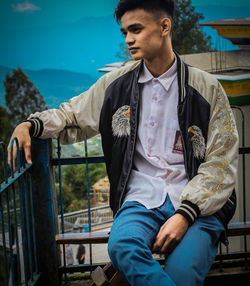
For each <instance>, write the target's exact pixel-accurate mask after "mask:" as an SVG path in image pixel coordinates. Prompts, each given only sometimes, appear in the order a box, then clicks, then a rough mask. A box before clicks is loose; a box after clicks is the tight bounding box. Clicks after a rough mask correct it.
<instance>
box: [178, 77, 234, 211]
mask: <svg viewBox="0 0 250 286" xmlns="http://www.w3.org/2000/svg"><path fill="white" fill-rule="evenodd" d="M203 76H204V75H203ZM205 76H206V75H205ZM210 79H211V81H212V83H211V85H210V88H209V90H208V91H207V94H205V96H206V100H207V101H208V102H209V103H210V106H211V113H210V122H209V130H208V139H207V145H206V154H205V162H204V163H202V164H201V165H200V166H199V169H198V174H197V175H196V176H195V177H194V178H193V179H192V180H191V181H190V182H189V183H188V184H187V186H186V187H185V189H184V191H183V193H182V195H181V197H180V200H181V202H183V201H185V200H188V201H190V202H192V203H193V204H195V205H197V206H198V207H199V210H200V215H201V216H207V215H211V214H214V213H215V212H216V211H218V210H220V209H221V208H222V206H223V205H224V204H225V202H226V201H227V199H228V198H229V197H230V195H231V194H232V192H233V189H234V187H235V181H236V173H237V165H238V147H239V146H238V143H239V139H238V132H237V128H236V124H235V119H234V115H233V113H232V110H231V107H230V105H229V102H228V99H227V96H226V94H225V92H224V90H223V88H222V87H221V85H220V83H219V82H218V81H217V80H215V79H213V78H211V76H210ZM206 81H207V76H206ZM196 82H197V81H196ZM202 82H204V77H203V78H200V79H199V81H198V85H199V86H195V88H197V89H199V88H200V89H202V88H203V84H202ZM190 84H192V85H195V83H194V82H191V83H190Z"/></svg>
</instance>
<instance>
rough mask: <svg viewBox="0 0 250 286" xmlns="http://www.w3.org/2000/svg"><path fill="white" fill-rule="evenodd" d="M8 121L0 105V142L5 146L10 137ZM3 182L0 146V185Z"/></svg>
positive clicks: (6, 114) (2, 161)
mask: <svg viewBox="0 0 250 286" xmlns="http://www.w3.org/2000/svg"><path fill="white" fill-rule="evenodd" d="M10 130H11V128H10V120H9V114H8V112H7V110H6V109H5V108H4V107H3V106H1V105H0V141H1V142H4V143H5V144H6V145H7V142H8V139H9V137H10ZM3 180H4V160H3V149H2V146H0V183H1V182H3Z"/></svg>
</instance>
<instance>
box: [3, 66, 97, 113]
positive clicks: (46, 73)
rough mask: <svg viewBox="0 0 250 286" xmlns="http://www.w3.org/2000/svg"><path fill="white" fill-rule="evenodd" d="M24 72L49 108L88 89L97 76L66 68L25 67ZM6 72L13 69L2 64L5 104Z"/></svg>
mask: <svg viewBox="0 0 250 286" xmlns="http://www.w3.org/2000/svg"><path fill="white" fill-rule="evenodd" d="M24 72H25V73H26V74H27V76H28V77H29V79H30V81H32V82H33V83H34V84H35V86H36V87H37V88H38V89H39V90H40V92H41V94H42V95H43V97H44V99H45V101H46V103H47V105H48V107H49V108H57V107H58V106H59V104H60V103H62V102H65V101H68V100H69V99H70V98H71V97H73V96H76V95H78V94H80V93H81V92H83V91H86V90H87V89H88V88H89V87H90V86H91V85H92V84H93V83H94V82H95V81H96V78H94V77H92V76H90V75H88V74H85V73H77V72H71V71H66V70H55V69H44V70H38V71H34V70H26V69H25V70H24ZM6 73H12V69H10V68H8V67H4V66H0V104H1V105H5V101H4V93H5V90H4V84H3V83H4V80H5V76H6Z"/></svg>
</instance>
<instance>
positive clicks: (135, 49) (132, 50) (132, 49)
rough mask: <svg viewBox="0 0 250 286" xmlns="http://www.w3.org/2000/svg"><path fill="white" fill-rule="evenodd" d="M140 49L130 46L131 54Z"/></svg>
mask: <svg viewBox="0 0 250 286" xmlns="http://www.w3.org/2000/svg"><path fill="white" fill-rule="evenodd" d="M138 50H139V48H129V51H130V53H131V54H134V53H136V52H137V51H138Z"/></svg>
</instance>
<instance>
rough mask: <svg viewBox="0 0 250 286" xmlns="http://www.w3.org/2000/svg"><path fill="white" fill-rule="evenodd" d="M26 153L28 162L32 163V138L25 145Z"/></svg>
mask: <svg viewBox="0 0 250 286" xmlns="http://www.w3.org/2000/svg"><path fill="white" fill-rule="evenodd" d="M24 154H25V159H26V162H27V163H28V164H30V165H31V164H32V161H31V142H30V140H29V142H27V143H26V144H25V145H24Z"/></svg>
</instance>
